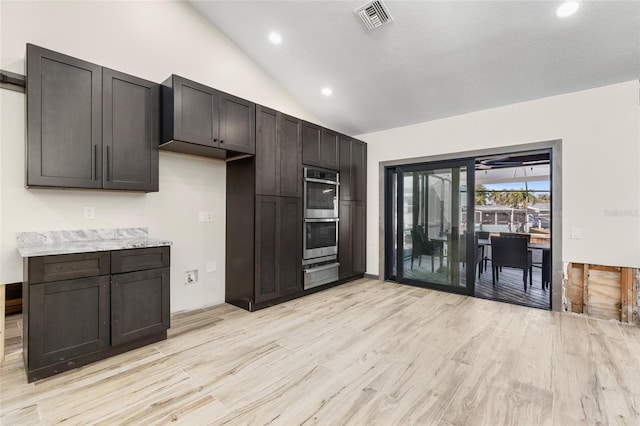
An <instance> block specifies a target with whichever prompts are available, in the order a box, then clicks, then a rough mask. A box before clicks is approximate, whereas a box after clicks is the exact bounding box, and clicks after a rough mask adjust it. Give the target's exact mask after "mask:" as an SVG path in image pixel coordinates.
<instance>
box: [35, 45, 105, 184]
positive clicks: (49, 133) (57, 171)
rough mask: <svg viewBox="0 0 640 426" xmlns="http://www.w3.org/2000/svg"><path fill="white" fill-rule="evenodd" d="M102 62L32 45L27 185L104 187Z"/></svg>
mask: <svg viewBox="0 0 640 426" xmlns="http://www.w3.org/2000/svg"><path fill="white" fill-rule="evenodd" d="M101 164H102V67H101V66H99V65H95V64H91V63H89V62H85V61H81V60H79V59H76V58H72V57H70V56H66V55H63V54H61V53H57V52H53V51H50V50H47V49H43V48H41V47H37V46H34V45H31V44H28V45H27V186H54V187H56V186H57V187H67V188H102V168H101Z"/></svg>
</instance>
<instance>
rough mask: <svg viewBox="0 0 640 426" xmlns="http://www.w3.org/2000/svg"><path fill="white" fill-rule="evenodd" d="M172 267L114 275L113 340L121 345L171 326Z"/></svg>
mask: <svg viewBox="0 0 640 426" xmlns="http://www.w3.org/2000/svg"><path fill="white" fill-rule="evenodd" d="M169 280H170V274H169V268H161V269H150V270H147V271H138V272H128V273H126V274H118V275H113V276H112V278H111V344H112V345H114V346H115V345H121V344H123V343H127V342H131V341H133V340H138V339H141V338H145V337H149V336H153V335H155V334H158V333H162V332H164V331H165V330H167V329H168V328H169V319H170V312H169V309H170V306H169V305H170V303H169Z"/></svg>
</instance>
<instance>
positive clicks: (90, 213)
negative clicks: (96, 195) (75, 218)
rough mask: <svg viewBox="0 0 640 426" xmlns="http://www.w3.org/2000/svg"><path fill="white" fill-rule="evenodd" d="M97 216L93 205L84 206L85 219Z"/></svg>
mask: <svg viewBox="0 0 640 426" xmlns="http://www.w3.org/2000/svg"><path fill="white" fill-rule="evenodd" d="M95 217H96V211H95V209H94V208H93V207H85V208H84V218H85V219H93V218H95Z"/></svg>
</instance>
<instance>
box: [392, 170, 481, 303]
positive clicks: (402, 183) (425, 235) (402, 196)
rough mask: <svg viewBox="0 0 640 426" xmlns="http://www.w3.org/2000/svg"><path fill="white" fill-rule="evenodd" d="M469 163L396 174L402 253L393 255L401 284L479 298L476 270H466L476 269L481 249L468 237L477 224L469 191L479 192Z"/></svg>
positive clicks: (398, 245)
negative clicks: (475, 290)
mask: <svg viewBox="0 0 640 426" xmlns="http://www.w3.org/2000/svg"><path fill="white" fill-rule="evenodd" d="M467 163H469V162H468V161H460V162H456V163H440V164H434V165H429V164H423V165H416V166H410V167H400V168H398V169H397V170H396V172H397V173H396V174H397V177H396V179H395V180H396V181H397V202H396V205H395V208H396V214H395V216H396V217H395V220H391V221H390V225H392V226H393V225H396V226H395V228H396V229H397V232H396V238H397V240H396V250H393V251H395V252H396V253H395V254H392V253H389V254H390V255H391V256H393V258H394V259H395V260H396V265H395V268H394V269H395V270H394V271H393V272H395V275H396V279H397V281H399V282H406V283H409V284H415V285H425V286H427V287H434V288H438V287H441V288H444V289H448V290H450V291H455V292H460V293H467V294H472V293H473V284H474V283H473V279H474V269H473V268H467V267H466V266H467V265H474V264H475V258H474V256H475V252H476V250H474V245H475V243H474V241H473V239H470V241H467V240H468V239H467V238H466V236H467V231H468V229H467V223H473V221H469V218H471V219H472V218H473V216H472V215H473V211H472V210H473V209H472V208H471V209H469V208H468V206H469V205H472V204H471V203H470V202H469V200H468V197H469V196H472V194H469V192H468V191H467V188H473V180H474V173H473V170H474V168H473V163H472V162H471V164H467ZM468 170H471V171H472V173H467V171H468ZM469 181H471V182H469ZM469 215H471V216H470V217H469ZM392 216H394V215H392ZM470 231H471V232H473V229H471V230H470ZM471 235H473V234H471Z"/></svg>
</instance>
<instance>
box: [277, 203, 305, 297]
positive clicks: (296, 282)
mask: <svg viewBox="0 0 640 426" xmlns="http://www.w3.org/2000/svg"><path fill="white" fill-rule="evenodd" d="M280 201H281V202H280V209H279V217H278V227H279V229H278V239H279V244H278V245H279V248H278V254H279V259H278V263H277V264H278V274H277V277H278V282H279V283H280V295H281V296H284V295H287V294H291V293H295V292H297V291H301V290H302V199H300V198H292V197H281V198H280Z"/></svg>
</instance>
